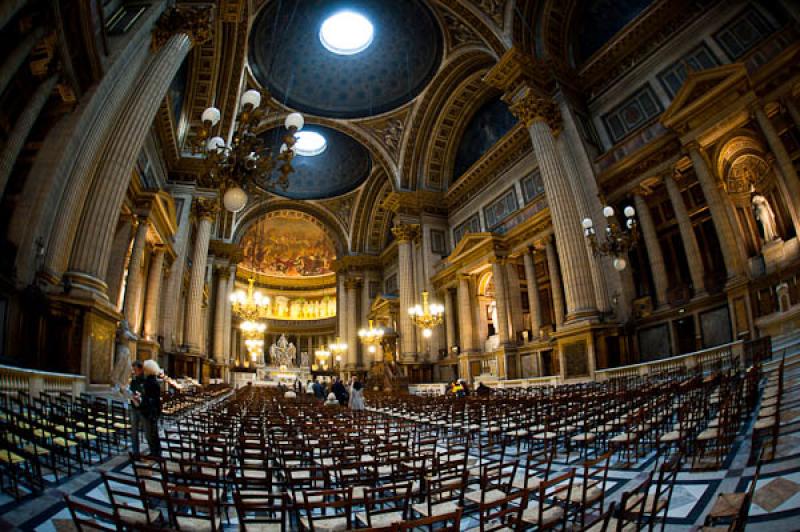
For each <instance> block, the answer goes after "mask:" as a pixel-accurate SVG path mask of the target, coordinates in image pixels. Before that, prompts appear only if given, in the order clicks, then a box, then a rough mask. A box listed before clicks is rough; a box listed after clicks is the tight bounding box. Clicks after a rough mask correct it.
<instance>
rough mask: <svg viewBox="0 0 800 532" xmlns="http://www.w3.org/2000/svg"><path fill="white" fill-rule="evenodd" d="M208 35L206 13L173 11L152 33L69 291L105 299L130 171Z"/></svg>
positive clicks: (85, 219)
mask: <svg viewBox="0 0 800 532" xmlns="http://www.w3.org/2000/svg"><path fill="white" fill-rule="evenodd" d="M209 31H210V11H208V10H200V9H171V10H169V11H168V12H167V13H165V15H164V17H162V20H160V21H159V25H158V26H157V29H156V32H155V34H154V46H155V47H157V50H158V51H157V52H156V53H155V54H154V55H153V56H152V57H151V59H150V61H149V62H148V63H147V66H146V67H145V69H144V71H143V72H142V74H141V75H140V77H139V81H138V83H137V86H136V90H133V91H131V93H130V94H129V96H128V99H127V101H126V104H125V106H124V107H123V109H122V111H121V112H120V113H119V114H118V115H117V116H116V117H115V120H116V125H115V130H114V132H113V133H112V135H111V136H110V137H109V139H108V141H107V143H106V145H105V147H104V149H103V152H102V156H101V157H100V160H99V161H98V164H97V167H96V168H97V169H96V171H95V172H94V177H93V179H92V185H91V187H90V191H89V195H88V201H87V202H86V204H85V205H84V210H83V214H82V217H81V221H80V223H79V226H78V232H77V238H76V241H75V245H74V246H73V249H72V255H71V257H70V261H69V272H68V273H67V275H68V276H69V277H70V279H71V281H72V285H73V287H76V288H79V289H83V290H86V291H89V292H93V293H95V294H97V295H99V296H100V297H103V298H104V297H107V296H106V286H105V282H104V281H102V279H104V278H105V273H106V268H107V266H108V257H109V253H110V250H111V240H112V238H113V228H114V224H113V222H114V221H115V220H116V217H117V216H118V213H119V209H120V206H121V204H122V201H123V199H124V197H125V192H126V190H127V188H128V184H129V182H130V175H131V170H132V169H133V167H134V165H135V164H136V159H137V157H138V156H139V153H140V152H141V149H142V146H143V144H144V141H145V139H146V138H147V134H148V131H149V129H150V127H151V126H152V124H153V120H154V118H155V115H156V112H157V111H158V108H159V106H160V105H161V102H162V101H163V99H164V95H165V94H166V92H167V89H168V88H169V86H170V84H171V83H172V80H173V79H174V77H175V74H176V73H177V71H178V69H179V68H180V66H181V64H183V61H184V59H185V58H186V55H187V54H188V53H189V50H190V49H191V47H192V44H193V42H204V41H205V40H207V39H208V38H209Z"/></svg>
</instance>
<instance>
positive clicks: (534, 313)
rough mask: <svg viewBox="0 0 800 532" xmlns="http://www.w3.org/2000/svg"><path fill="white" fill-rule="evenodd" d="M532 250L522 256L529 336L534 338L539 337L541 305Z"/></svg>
mask: <svg viewBox="0 0 800 532" xmlns="http://www.w3.org/2000/svg"><path fill="white" fill-rule="evenodd" d="M533 254H534V250H533V248H531V249H530V250H529V251H528V253H523V254H522V260H523V262H524V264H525V280H526V281H527V288H528V307H529V308H530V316H531V334H532V335H533V337H534V338H538V337H539V331H540V330H541V329H542V303H541V302H540V301H539V281H538V280H537V279H536V269H535V268H534V262H533V257H534V255H533Z"/></svg>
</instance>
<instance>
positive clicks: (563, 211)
mask: <svg viewBox="0 0 800 532" xmlns="http://www.w3.org/2000/svg"><path fill="white" fill-rule="evenodd" d="M510 109H511V112H512V113H513V114H514V115H515V116H517V117H518V118H519V119H521V120H523V121H524V122H525V124H526V126H527V127H528V132H529V133H530V136H531V142H532V144H533V151H534V154H535V155H536V160H537V161H538V163H539V171H540V173H541V175H542V183H543V184H544V189H545V193H546V194H547V203H548V205H549V207H550V217H551V219H552V222H553V230H554V232H555V236H556V246H558V258H559V260H560V261H561V263H562V271H561V275H562V276H563V282H564V294H565V298H566V312H567V321H574V320H579V319H582V318H589V317H594V316H596V315H597V303H596V299H595V293H594V284H593V280H592V272H591V266H590V263H589V257H588V254H587V250H586V243H585V241H584V240H585V239H584V237H583V230H582V228H581V218H580V215H579V213H578V209H577V206H576V202H575V195H574V194H573V193H572V188H571V185H570V182H569V178H568V176H567V174H566V171H565V170H564V168H563V166H562V162H561V160H560V157H559V154H558V150H557V149H556V142H555V139H554V136H553V135H554V133H553V132H554V129H555V130H556V131H557V130H558V128H559V127H560V121H561V116H560V113H559V110H558V106H557V105H556V103H555V102H553V101H552V100H550V99H548V98H542V97H539V96H537V95H536V94H534V92H533V91H532V90H523V91H522V92H521V93H520V94H518V95H517V96H516V97H515V98H514V99H513V100H512V104H511V106H510Z"/></svg>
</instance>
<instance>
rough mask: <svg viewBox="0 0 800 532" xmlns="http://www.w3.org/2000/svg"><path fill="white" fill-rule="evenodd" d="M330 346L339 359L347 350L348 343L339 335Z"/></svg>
mask: <svg viewBox="0 0 800 532" xmlns="http://www.w3.org/2000/svg"><path fill="white" fill-rule="evenodd" d="M328 348H329V349H330V350H331V353H333V354H334V355H336V356H337V358H339V359H341V355H343V354H344V353H346V352H347V344H346V343H344V342H342V341H341V340H340V339H339V337H338V336H337V337H336V342H334V343H332V344H331V345H330V346H328Z"/></svg>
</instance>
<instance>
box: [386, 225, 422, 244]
mask: <svg viewBox="0 0 800 532" xmlns="http://www.w3.org/2000/svg"><path fill="white" fill-rule="evenodd" d="M392 234H393V235H394V237H395V238H396V239H397V241H398V242H411V241H413V240H414V239H415V238H416V237H417V235H418V234H419V225H417V224H400V225H396V226H394V227H392Z"/></svg>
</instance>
